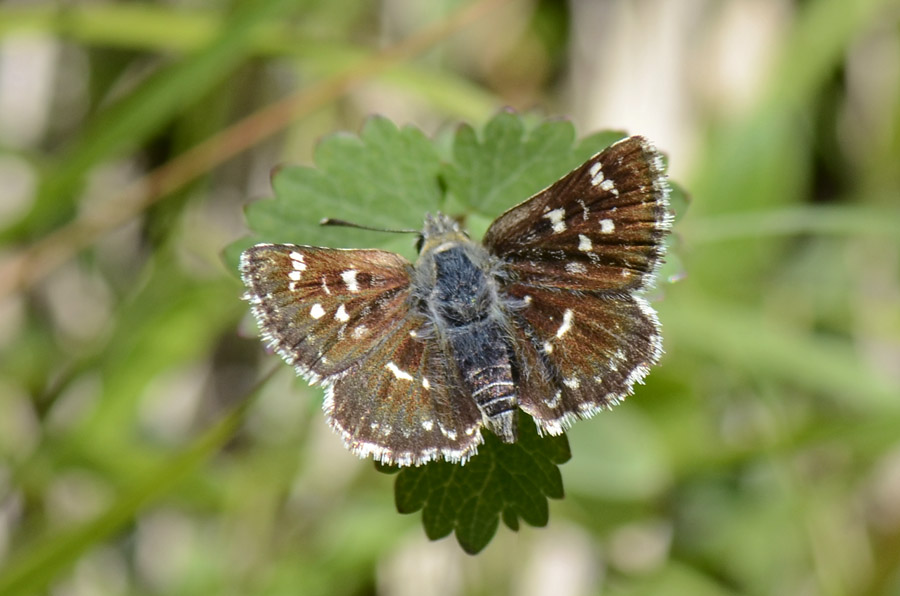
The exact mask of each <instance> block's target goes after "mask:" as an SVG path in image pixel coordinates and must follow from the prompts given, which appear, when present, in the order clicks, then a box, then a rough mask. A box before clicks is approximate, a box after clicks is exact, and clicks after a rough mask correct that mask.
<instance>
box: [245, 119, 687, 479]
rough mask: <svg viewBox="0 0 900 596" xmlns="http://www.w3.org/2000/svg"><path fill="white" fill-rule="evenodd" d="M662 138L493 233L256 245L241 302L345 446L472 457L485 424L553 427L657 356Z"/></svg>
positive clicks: (510, 433)
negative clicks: (478, 237)
mask: <svg viewBox="0 0 900 596" xmlns="http://www.w3.org/2000/svg"><path fill="white" fill-rule="evenodd" d="M668 192H669V187H668V184H667V181H666V176H665V173H664V167H663V162H662V158H661V156H660V154H659V153H658V152H657V150H656V149H655V148H654V147H653V146H652V145H651V144H650V143H649V142H648V141H647V140H646V139H644V138H643V137H638V136H634V137H629V138H626V139H623V140H621V141H619V142H617V143H615V144H613V145H611V146H610V147H608V148H607V149H605V150H603V151H601V152H600V153H598V154H596V155H594V156H593V157H591V158H590V159H588V160H587V161H586V162H585V163H584V164H582V165H581V166H579V167H578V168H576V169H575V170H573V171H572V172H570V173H568V174H566V175H565V176H563V177H562V178H560V179H559V180H558V181H557V182H555V183H553V184H552V185H550V186H549V187H548V188H546V189H544V190H542V191H540V192H539V193H537V194H535V195H534V196H532V197H531V198H529V199H527V200H526V201H524V202H522V203H520V204H518V205H516V206H514V207H512V208H511V209H509V210H508V211H506V212H505V213H503V214H502V215H500V216H499V217H498V218H497V219H496V220H495V221H494V222H493V223H492V224H491V225H490V227H489V228H488V230H487V233H486V234H485V236H484V239H483V241H482V242H481V243H477V242H474V241H472V240H471V239H470V238H469V236H468V235H467V234H466V232H465V231H464V230H463V229H462V228H461V227H460V224H459V223H458V222H457V221H456V220H454V219H453V218H451V217H448V216H446V215H443V214H441V213H437V214H435V215H428V216H426V218H425V224H424V228H423V230H422V231H421V232H420V234H419V240H418V249H419V257H418V260H417V261H416V262H415V264H413V263H410V262H409V261H408V260H407V259H405V258H404V257H402V256H400V255H398V254H395V253H392V252H387V251H383V250H357V249H352V250H347V249H334V248H320V247H315V246H299V245H292V244H258V245H256V246H253V247H251V248H249V249H247V250H246V251H244V252H243V253H242V255H241V263H240V270H241V276H242V279H243V282H244V284H245V285H246V287H247V292H246V294H245V299H246V300H248V301H249V302H250V304H251V307H252V311H253V314H254V316H255V319H256V321H257V324H258V326H259V328H260V330H261V334H262V336H263V338H264V340H265V341H266V342H267V343H268V346H269V347H270V348H271V349H273V350H274V351H276V352H277V353H278V354H280V355H281V357H282V358H283V359H284V360H285V361H286V362H288V363H289V364H290V365H292V366H294V367H295V369H296V371H297V373H298V374H299V375H301V376H303V377H304V378H305V379H306V380H307V381H309V382H310V383H311V384H319V385H322V386H324V387H325V389H326V396H325V401H324V410H325V413H326V417H327V419H328V421H329V423H330V425H331V426H332V427H333V428H334V429H335V431H337V432H338V433H339V434H340V436H341V437H342V438H343V441H344V443H345V445H346V446H347V448H348V449H349V450H350V451H351V452H353V453H355V454H356V455H358V456H360V457H367V456H372V457H373V458H374V459H376V460H378V461H381V462H383V463H385V464H394V465H399V466H408V465H421V464H424V463H427V462H429V461H432V460H438V459H444V460H447V461H450V462H461V463H464V462H465V461H467V460H468V459H469V458H470V457H472V456H473V455H474V454H476V452H477V449H478V446H479V445H480V444H481V443H482V441H483V437H482V429H484V428H486V429H488V430H490V431H491V432H492V433H494V434H495V435H496V436H497V437H499V438H500V439H501V440H502V441H504V442H507V443H510V442H514V441H515V440H516V437H517V427H516V424H517V419H518V418H517V410H518V409H521V410H523V411H524V412H526V413H527V414H529V415H530V416H531V417H532V418H533V419H534V421H535V423H536V424H537V425H538V429H539V431H540V432H542V433H546V434H551V435H558V434H561V433H562V432H563V431H564V430H565V429H566V428H568V427H569V426H571V425H572V424H573V423H574V422H575V421H576V420H578V419H582V418H588V417H590V416H592V415H593V414H595V413H596V412H598V411H600V410H603V409H606V408H609V407H611V406H613V405H615V404H617V403H619V402H620V401H621V400H622V399H623V398H624V397H625V396H627V395H629V394H631V392H632V389H633V386H634V384H635V383H638V382H642V381H643V379H644V377H645V376H646V375H647V373H648V372H649V370H650V367H651V366H653V365H654V364H655V363H656V362H657V361H658V360H659V358H660V356H661V355H662V351H663V350H662V337H661V334H660V324H659V321H658V318H657V315H656V313H655V311H654V310H653V308H652V307H651V306H650V305H649V304H648V302H647V300H646V299H645V298H644V297H643V295H642V293H643V292H644V291H645V290H647V289H648V288H649V287H650V286H651V285H652V283H653V280H654V277H655V273H656V271H657V269H658V268H659V266H660V264H661V262H662V259H663V256H664V252H665V244H664V241H665V236H666V234H667V233H668V231H669V229H670V227H671V214H670V212H669V209H668Z"/></svg>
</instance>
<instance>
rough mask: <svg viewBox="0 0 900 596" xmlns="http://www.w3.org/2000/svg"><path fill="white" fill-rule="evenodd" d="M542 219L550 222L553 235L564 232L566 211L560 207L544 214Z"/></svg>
mask: <svg viewBox="0 0 900 596" xmlns="http://www.w3.org/2000/svg"><path fill="white" fill-rule="evenodd" d="M543 217H545V218H546V219H549V220H550V225H551V226H553V233H554V234H559V233H560V232H565V231H566V222H564V221H563V220H564V219H565V218H566V210H565V209H563V208H562V207H558V208H556V209H554V210H553V211H550V212H548V213H545V214H544V215H543Z"/></svg>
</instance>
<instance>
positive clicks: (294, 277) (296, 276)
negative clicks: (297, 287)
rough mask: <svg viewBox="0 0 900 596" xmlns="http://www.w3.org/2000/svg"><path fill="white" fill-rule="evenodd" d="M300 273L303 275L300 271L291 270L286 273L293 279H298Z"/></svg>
mask: <svg viewBox="0 0 900 596" xmlns="http://www.w3.org/2000/svg"><path fill="white" fill-rule="evenodd" d="M301 275H303V273H301V272H300V271H291V272H290V273H288V277H289V278H291V279H292V280H293V281H300V276H301Z"/></svg>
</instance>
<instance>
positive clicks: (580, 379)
mask: <svg viewBox="0 0 900 596" xmlns="http://www.w3.org/2000/svg"><path fill="white" fill-rule="evenodd" d="M510 290H511V291H512V292H521V294H520V297H521V298H522V299H523V302H524V303H526V305H525V306H524V307H522V308H521V309H518V310H517V311H516V312H515V313H514V314H513V315H512V316H513V320H514V323H513V327H514V328H515V333H516V337H515V339H514V345H515V349H516V353H517V357H518V362H519V364H520V366H519V369H520V371H523V372H520V373H519V375H520V378H519V381H518V390H519V407H521V408H522V410H524V411H525V412H527V413H528V414H530V415H531V416H532V417H533V418H534V419H535V421H536V422H537V423H538V425H539V426H540V428H541V429H542V430H543V431H544V432H547V433H549V434H554V435H557V434H560V433H561V432H562V431H563V430H565V429H566V428H568V427H569V426H571V425H572V423H573V422H575V420H577V419H579V418H588V417H590V416H592V415H593V414H595V413H597V412H598V411H600V410H602V409H605V408H609V407H611V406H613V405H615V404H617V403H619V402H620V401H621V400H622V399H623V398H625V397H626V396H627V395H629V394H630V393H631V392H632V388H633V386H634V384H635V383H639V382H642V381H643V379H644V377H645V376H646V374H647V373H648V372H649V370H650V367H651V366H652V365H653V364H655V363H656V362H657V361H658V360H659V358H660V356H661V355H662V337H661V335H660V332H659V322H658V321H657V318H656V313H655V312H654V311H653V310H652V309H651V308H650V306H649V305H648V304H647V302H646V301H645V300H644V299H643V298H641V297H639V296H608V297H597V296H589V295H583V294H582V295H579V294H576V293H574V292H567V291H551V290H540V289H535V288H525V287H523V286H517V287H514V288H511V289H510ZM526 291H527V292H528V293H527V294H526V293H524V292H526ZM526 296H527V298H526Z"/></svg>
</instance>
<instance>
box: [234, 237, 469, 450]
mask: <svg viewBox="0 0 900 596" xmlns="http://www.w3.org/2000/svg"><path fill="white" fill-rule="evenodd" d="M410 271H411V265H410V264H409V262H408V261H407V260H406V259H404V258H403V257H401V256H400V255H397V254H394V253H391V252H386V251H380V250H338V249H329V248H318V247H310V246H297V245H291V244H260V245H257V246H254V247H252V248H250V249H248V250H246V251H245V252H244V253H243V254H242V255H241V275H242V278H243V281H244V283H245V285H246V286H247V287H248V292H247V294H246V298H247V300H249V301H250V303H251V305H252V307H253V314H254V316H255V318H256V320H257V323H258V324H259V327H260V329H261V331H262V334H263V336H264V338H265V339H266V340H267V341H268V344H269V346H270V347H271V348H273V349H274V350H275V351H276V352H278V354H279V355H281V357H282V358H284V360H286V361H287V362H288V363H289V364H291V365H293V366H294V367H295V368H296V370H297V372H298V374H300V375H301V376H303V377H304V378H306V379H307V380H308V381H310V382H311V383H317V384H322V385H324V386H325V387H326V400H325V403H324V408H325V412H326V415H327V417H328V421H329V423H330V424H331V426H332V427H333V428H334V429H335V430H336V431H337V432H338V433H339V434H340V435H341V436H342V438H343V439H344V442H345V444H346V445H347V447H348V449H350V450H351V451H352V452H353V453H355V454H356V455H359V456H360V457H366V456H369V455H372V456H373V457H375V459H377V460H379V461H382V462H384V463H395V464H398V465H419V464H422V463H425V462H427V461H430V460H432V459H439V458H443V459H447V460H448V461H465V460H466V459H468V458H469V457H470V456H471V455H474V453H475V451H476V449H477V446H478V445H479V444H480V443H481V441H482V438H481V433H480V432H479V430H480V427H481V414H480V413H479V412H478V410H477V407H476V406H475V405H474V402H472V400H471V399H465V398H464V397H463V396H460V395H458V394H456V389H455V388H457V387H459V382H458V380H456V379H455V378H453V374H454V373H453V371H452V370H451V369H450V368H449V366H448V364H449V362H450V360H449V359H448V358H446V356H445V355H444V354H443V351H442V348H441V347H440V345H439V343H438V342H437V340H436V338H435V337H434V334H433V333H428V332H427V331H425V329H427V327H428V320H427V319H426V318H425V317H424V316H423V315H421V314H419V313H417V312H415V311H413V310H412V309H411V308H410V302H409V297H410Z"/></svg>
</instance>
